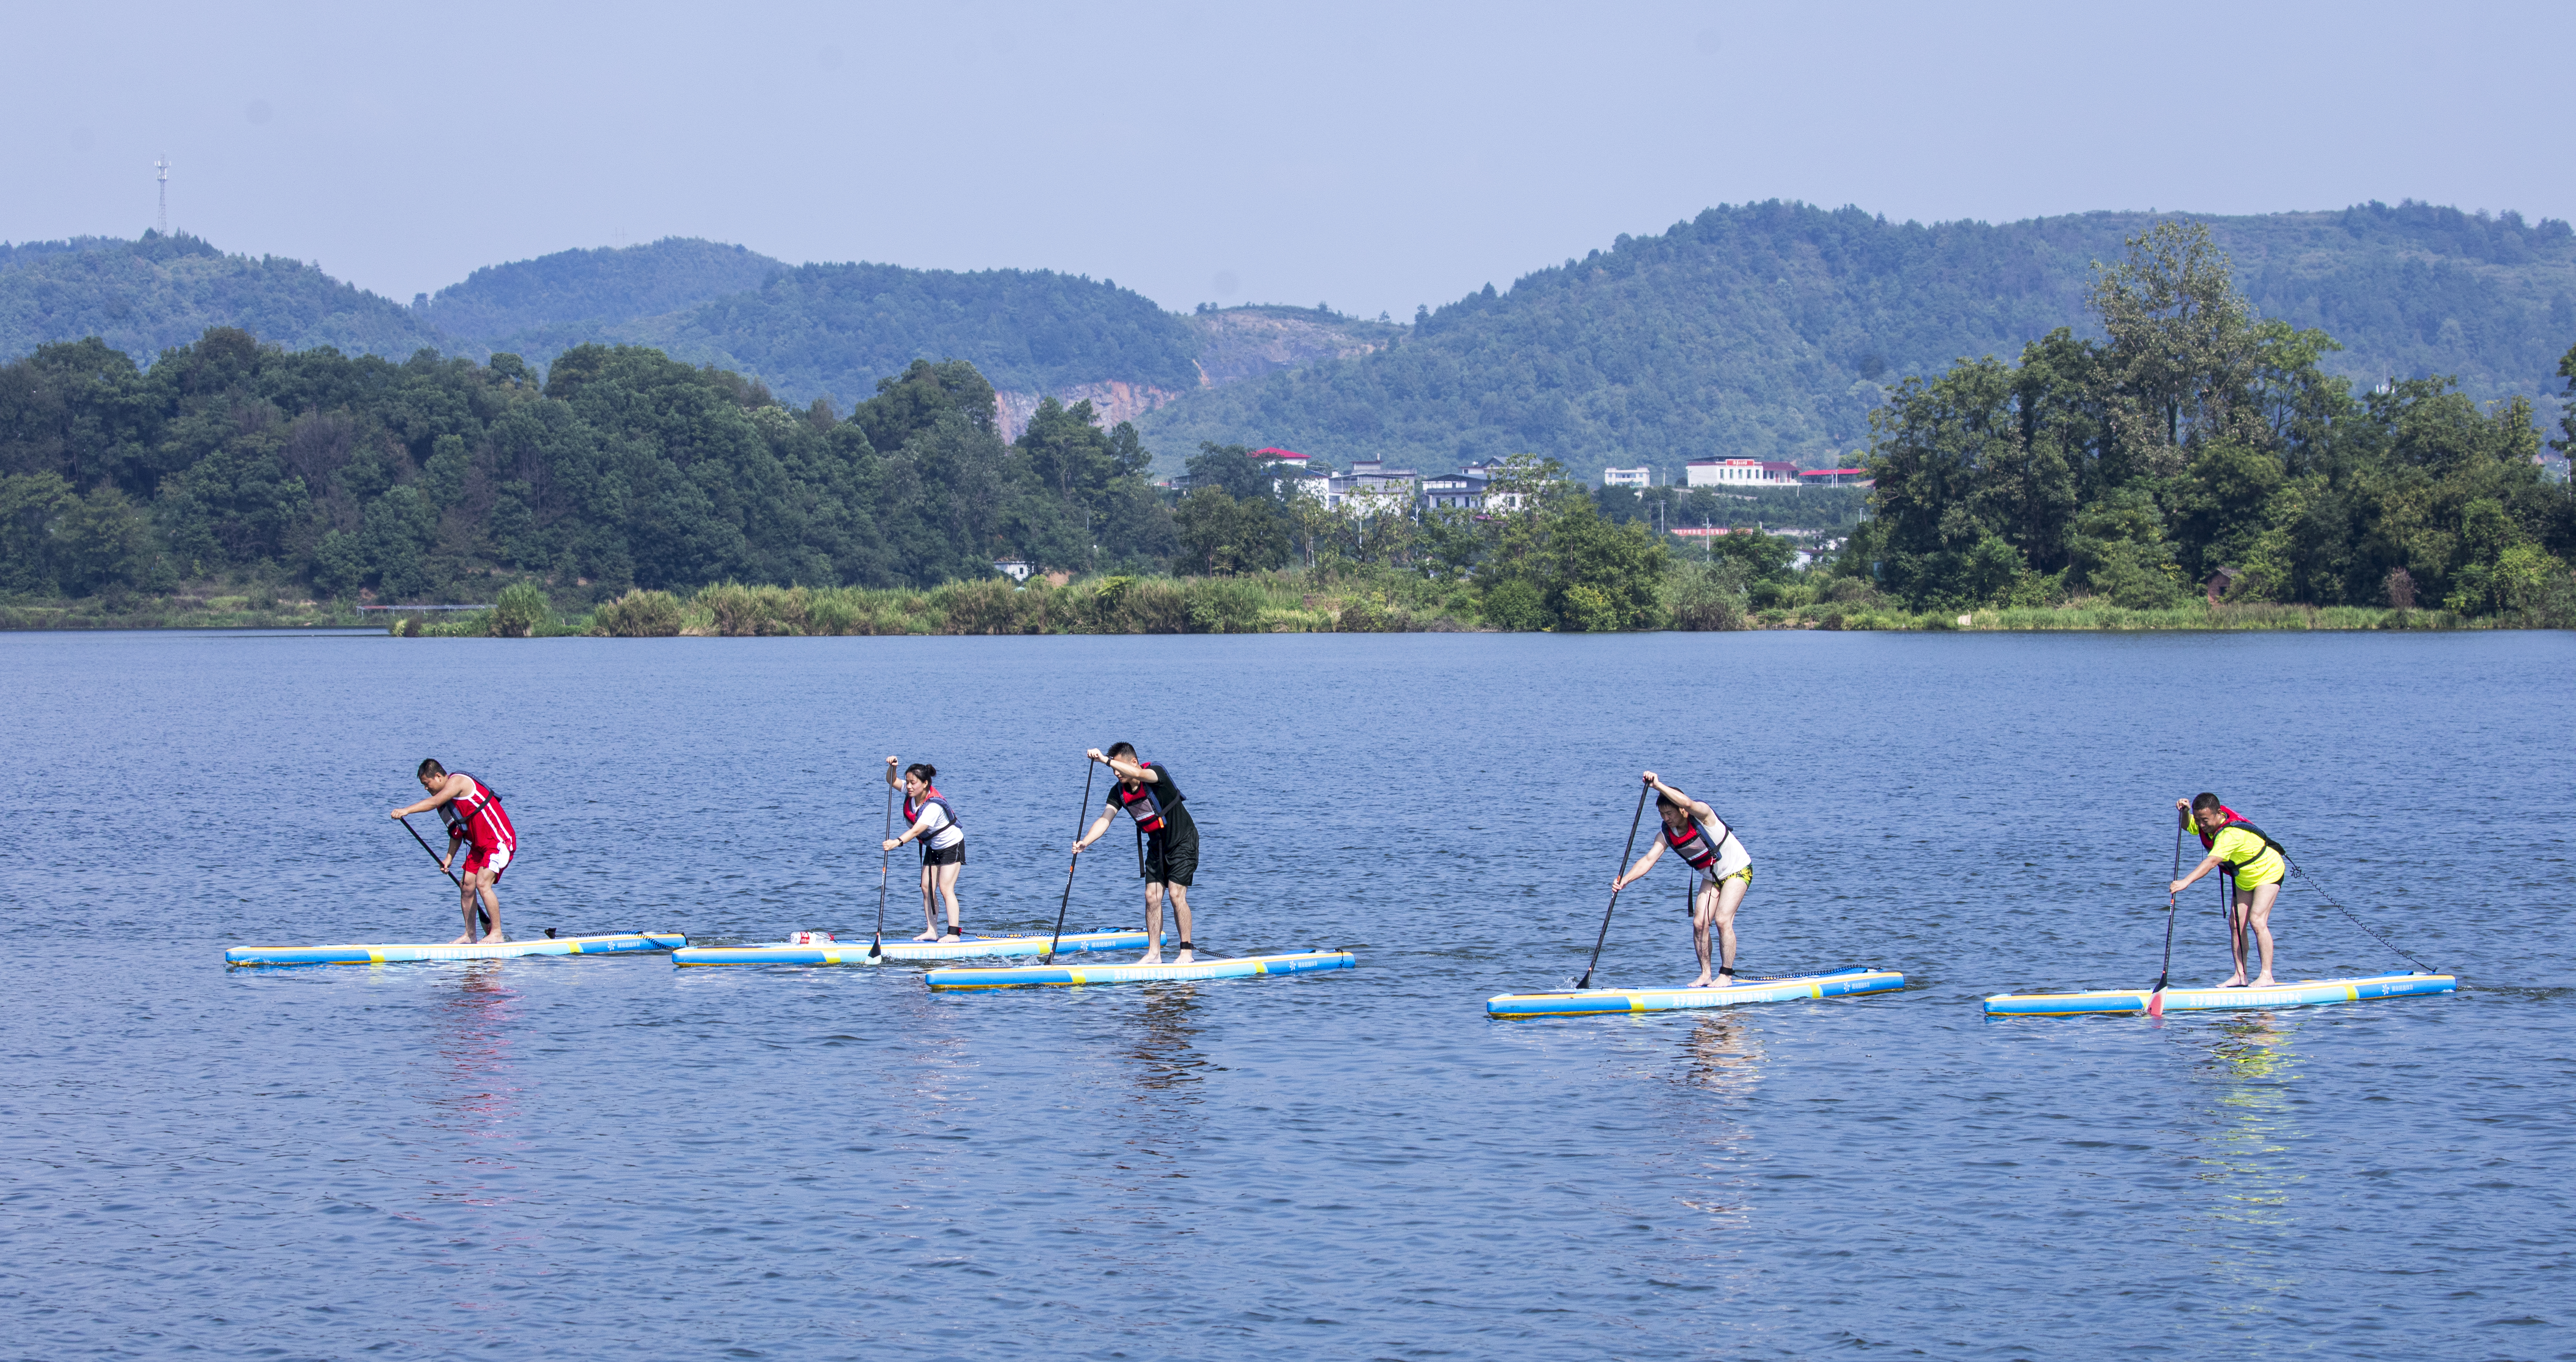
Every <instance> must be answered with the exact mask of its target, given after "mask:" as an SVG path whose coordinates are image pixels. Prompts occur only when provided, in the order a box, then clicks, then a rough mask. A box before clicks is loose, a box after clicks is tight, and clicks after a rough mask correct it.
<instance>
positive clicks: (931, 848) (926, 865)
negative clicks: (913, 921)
mask: <svg viewBox="0 0 2576 1362" xmlns="http://www.w3.org/2000/svg"><path fill="white" fill-rule="evenodd" d="M895 762H896V758H893V757H888V758H886V784H888V785H894V786H899V787H901V789H902V790H903V821H904V822H905V823H906V824H908V825H909V826H907V827H906V828H905V829H904V830H903V835H902V836H901V837H892V838H888V839H887V840H886V844H885V849H886V850H888V851H892V850H894V849H895V848H896V847H899V846H902V845H903V844H904V843H906V842H919V843H921V922H922V927H921V935H919V936H916V937H914V938H913V940H915V941H955V940H957V939H958V936H959V935H960V932H959V920H960V918H961V916H962V914H960V913H959V911H958V908H957V872H958V871H959V870H961V869H963V868H964V867H965V865H966V829H964V828H962V827H959V826H958V825H957V810H956V809H955V808H954V807H953V806H951V805H950V804H949V802H948V796H946V795H944V794H941V793H940V792H939V787H938V786H936V785H933V784H931V782H932V781H934V780H936V779H938V778H939V768H938V767H935V766H932V765H931V764H930V763H928V762H923V761H916V762H914V763H913V764H912V765H910V766H907V767H905V768H903V775H902V777H901V778H900V779H897V778H896V776H895V773H894V768H895ZM942 898H945V899H947V900H948V934H947V935H946V936H942V935H940V934H939V900H940V899H942Z"/></svg>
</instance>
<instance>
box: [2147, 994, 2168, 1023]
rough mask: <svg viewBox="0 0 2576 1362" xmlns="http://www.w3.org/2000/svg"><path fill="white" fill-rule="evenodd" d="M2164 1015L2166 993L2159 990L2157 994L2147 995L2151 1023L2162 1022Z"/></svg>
mask: <svg viewBox="0 0 2576 1362" xmlns="http://www.w3.org/2000/svg"><path fill="white" fill-rule="evenodd" d="M2164 1015H2165V991H2164V990H2163V989H2157V990H2156V991H2155V992H2153V993H2150V994H2148V995H2147V1018H2148V1020H2150V1021H2162V1020H2164Z"/></svg>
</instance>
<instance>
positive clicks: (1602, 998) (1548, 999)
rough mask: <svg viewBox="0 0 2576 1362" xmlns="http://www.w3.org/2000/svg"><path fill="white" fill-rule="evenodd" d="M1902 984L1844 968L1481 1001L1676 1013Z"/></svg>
mask: <svg viewBox="0 0 2576 1362" xmlns="http://www.w3.org/2000/svg"><path fill="white" fill-rule="evenodd" d="M1903 987H1905V976H1904V975H1902V974H1899V973H1897V972H1896V971H1894V970H1883V969H1847V970H1838V971H1836V972H1835V973H1832V974H1802V975H1798V976H1796V977H1794V978H1788V979H1745V980H1741V981H1739V982H1737V983H1735V984H1733V985H1730V986H1727V987H1722V988H1587V989H1581V990H1568V991H1566V992H1563V993H1505V994H1503V995H1501V996H1499V997H1494V998H1487V999H1486V1000H1485V1015H1487V1016H1489V1017H1598V1016H1603V1015H1617V1014H1621V1013H1629V1012H1677V1011H1681V1010H1683V1009H1686V1008H1694V1007H1733V1006H1735V1005H1736V1004H1738V1003H1785V1002H1788V1001H1790V1000H1791V999H1795V998H1840V997H1843V996H1845V995H1847V994H1853V993H1883V992H1886V991H1887V990H1889V989H1897V988H1903Z"/></svg>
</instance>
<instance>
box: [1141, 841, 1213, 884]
mask: <svg viewBox="0 0 2576 1362" xmlns="http://www.w3.org/2000/svg"><path fill="white" fill-rule="evenodd" d="M1137 873H1138V874H1139V875H1140V876H1142V877H1143V878H1145V879H1148V880H1152V881H1153V882H1155V883H1156V884H1177V885H1179V886H1181V887H1182V888H1183V889H1187V888H1189V887H1190V879H1191V877H1193V876H1195V875H1197V874H1198V873H1199V830H1198V829H1197V828H1195V827H1187V826H1184V827H1177V828H1166V829H1165V830H1163V831H1161V832H1149V833H1147V834H1145V864H1144V866H1143V868H1142V869H1140V870H1139V871H1138V872H1137Z"/></svg>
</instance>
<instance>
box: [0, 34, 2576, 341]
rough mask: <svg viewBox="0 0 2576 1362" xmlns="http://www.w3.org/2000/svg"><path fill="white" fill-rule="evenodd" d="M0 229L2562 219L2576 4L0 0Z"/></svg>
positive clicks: (907, 256) (345, 233) (1641, 227)
mask: <svg viewBox="0 0 2576 1362" xmlns="http://www.w3.org/2000/svg"><path fill="white" fill-rule="evenodd" d="M7 31H8V41H7V43H6V44H5V48H0V114H5V117H6V119H7V126H8V128H9V135H8V136H7V137H6V138H0V185H5V186H6V191H5V193H0V239H6V240H12V241H24V240H40V239H48V238H55V237H63V236H70V235H77V234H84V233H97V234H110V235H124V236H131V235H133V234H134V233H136V232H138V231H140V230H141V229H143V228H144V227H146V226H149V225H150V224H151V222H152V213H153V180H152V170H151V165H150V162H151V161H152V160H153V159H154V157H155V156H156V155H159V154H161V153H163V152H167V154H168V155H169V157H170V159H171V161H172V162H173V163H174V166H175V168H174V169H173V171H172V172H171V180H170V184H171V205H172V208H171V216H172V222H173V225H174V226H176V227H180V228H183V229H185V230H189V231H193V232H196V233H197V234H199V235H201V236H204V237H207V238H208V239H210V240H212V241H214V242H215V243H216V244H218V245H220V246H222V247H224V248H226V249H228V250H234V251H243V252H248V253H252V254H263V253H266V254H278V255H289V256H295V257H298V258H302V259H306V260H311V261H317V262H319V263H320V264H321V265H322V266H323V267H324V268H325V269H327V270H329V271H330V272H331V273H333V274H335V275H337V276H339V277H341V278H344V279H348V280H351V281H353V282H355V283H358V284H360V285H362V286H364V287H367V288H372V289H375V290H377V291H378V292H381V293H385V294H388V295H390V296H394V297H397V298H405V299H407V298H409V297H410V296H411V294H412V293H414V292H417V291H425V290H435V289H437V288H439V287H441V286H443V285H446V284H449V283H453V282H455V281H456V280H458V279H461V278H462V277H464V275H465V274H466V273H467V272H469V271H470V270H472V269H474V268H475V267H477V266H479V265H485V264H492V263H497V262H500V261H505V260H514V259H524V258H526V257H529V256H533V255H540V254H544V253H546V252H548V251H555V250H561V249H564V248H566V247H572V246H597V245H615V244H627V243H633V242H640V241H649V240H652V239H654V238H656V237H661V236H667V235H682V236H704V237H710V238H714V239H717V240H722V241H730V242H740V243H743V244H745V245H748V246H751V247H753V248H754V249H757V250H760V251H764V252H766V253H768V254H771V255H774V256H778V257H780V258H782V259H785V260H789V261H802V260H854V259H856V260H876V261H886V262H891V263H895V264H903V265H915V266H929V267H942V268H951V269H977V268H986V267H993V266H1018V267H1024V268H1052V269H1059V270H1065V271H1068V272H1073V273H1081V274H1088V275H1091V276H1092V277H1094V278H1111V279H1115V280H1117V281H1118V282H1120V283H1122V284H1125V285H1127V286H1129V287H1131V288H1135V289H1138V290H1140V291H1142V292H1144V293H1145V294H1147V295H1149V296H1151V297H1153V298H1155V299H1156V300H1158V301H1160V302H1161V303H1163V304H1164V305H1165V306H1167V307H1172V308H1175V309H1187V308H1189V307H1190V306H1191V305H1193V304H1195V303H1198V302H1201V301H1213V302H1223V303H1237V302H1245V301H1261V302H1283V303H1297V304H1304V305H1311V304H1313V303H1317V302H1325V303H1329V304H1331V305H1333V306H1334V307H1337V308H1340V309H1342V310H1344V311H1349V312H1359V313H1364V314H1368V315H1374V314H1376V313H1377V312H1378V311H1380V310H1385V311H1388V312H1391V313H1394V314H1395V315H1396V316H1398V317H1406V316H1409V315H1410V314H1411V312H1412V310H1413V307H1414V305H1415V304H1417V303H1431V304H1434V305H1437V304H1438V303H1440V302H1442V301H1445V300H1448V299H1452V298H1455V297H1457V296H1459V295H1460V294H1463V293H1465V292H1467V291H1469V290H1471V289H1474V288H1477V287H1480V286H1481V285H1483V284H1484V283H1486V282H1487V281H1489V280H1490V281H1492V282H1494V283H1496V284H1497V285H1503V286H1508V284H1509V283H1510V281H1511V280H1512V278H1513V277H1515V276H1516V275H1519V274H1521V273H1525V272H1527V271H1528V270H1530V269H1533V268H1536V267H1539V266H1542V265H1545V264H1549V263H1552V262H1556V261H1561V260H1563V259H1564V258H1565V257H1566V256H1568V255H1580V254H1582V253H1583V252H1584V251H1586V250H1588V249H1591V248H1594V247H1598V246H1607V245H1608V244H1609V242H1610V241H1611V239H1612V238H1614V237H1615V236H1616V235H1618V234H1619V233H1621V232H1631V233H1646V232H1654V231H1660V230H1662V229H1663V228H1664V227H1666V226H1668V225H1670V224H1671V223H1672V222H1674V221H1675V220H1676V219H1679V218H1684V217H1687V216H1690V215H1691V214H1693V213H1695V212H1697V211H1698V210H1699V209H1701V208H1703V207H1706V206H1708V205H1710V204H1714V203H1721V202H1727V203H1734V202H1744V201H1747V200H1759V199H1768V198H1774V197H1778V198H1796V199H1804V200H1807V201H1809V202H1813V203H1819V204H1823V205H1826V206H1838V205H1841V204H1845V203H1853V204H1858V205H1860V206H1861V207H1864V208H1867V209H1870V210H1872V211H1874V212H1879V213H1884V214H1886V215H1887V216H1889V217H1891V218H1897V219H1905V218H1916V219H1922V220H1926V221H1930V220H1936V219H1949V218H1962V217H1973V218H1982V219H1986V220H1990V221H1994V220H2008V219H2013V218H2021V217H2028V216H2032V215H2035V214H2047V213H2064V212H2077V211H2082V210H2085V209H2092V208H2151V207H2152V208H2163V209H2168V210H2170V209H2190V210H2196V211H2204V212H2218V213H2248V212H2265V211H2274V210H2282V209H2297V208H2333V207H2341V206H2343V205H2345V204H2348V203H2353V202H2358V201H2362V200H2366V199H2373V198H2376V199H2383V200H2386V201H2389V202H2395V201H2397V200H2398V199H2400V198H2407V197H2413V198H2419V199H2427V200H2431V201H2434V202H2438V203H2449V204H2455V205H2457V206H2459V207H2462V208H2468V209H2478V208H2486V209H2491V210H2497V211H2501V210H2505V209H2518V210H2520V211H2521V212H2523V213H2524V214H2525V215H2526V216H2530V217H2535V218H2536V217H2541V216H2549V217H2561V218H2567V217H2576V175H2571V174H2570V173H2569V167H2570V161H2571V154H2570V133H2569V128H2570V123H2569V120H2568V118H2567V116H2566V113H2565V107H2564V98H2565V96H2564V91H2565V89H2566V79H2565V76H2564V64H2565V62H2566V60H2567V54H2568V53H2569V52H2570V51H2576V5H2568V4H2565V3H2559V4H2554V5H2542V4H2492V5H2479V4H2458V5H2450V6H2442V7H2429V6H2421V5H2413V6H2404V7H2400V6H2397V5H2392V4H2370V3H2359V4H2347V5H2334V6H2329V5H2264V4H2214V5H2202V4H2168V5H2161V6H2157V7H2154V8H2153V9H2141V8H2138V7H2134V6H2119V7H2114V6H2089V7H2079V6H2069V5H2036V4H2033V5H2006V4H1985V5H1951V6H1930V5H1913V6H1872V5H1839V6H1838V5H1794V6H1793V5H1771V6H1753V5H1722V4H1699V5H1692V4H1653V3H1647V4H1624V5H1623V4H1595V5H1583V6H1574V5H1563V6H1534V5H1514V4H1478V5H1405V4H1373V5H1360V4H1299V5H1293V6H1292V5H1273V6H1234V7H1227V6H1214V5H1206V4H1168V5H1167V4H1124V5H1092V6H1075V5H1054V6H1034V5H1023V4H1011V3H958V4H946V5H940V6H906V7H902V8H894V7H882V8H880V7H870V6H865V5H819V4H817V5H803V4H756V3H755V4H737V5H730V6H705V5H693V6H687V7H682V6H677V5H668V4H660V3H651V2H650V0H646V2H642V3H635V4H630V5H625V6H619V7H609V6H581V7H569V6H549V5H545V4H513V5H493V4H484V3H474V2H471V0H469V2H468V3H449V4H441V5H437V6H401V7H394V6H353V5H229V6H202V5H187V6H183V5H176V4H166V3H146V4H140V5H132V6H119V7H106V6H44V7H25V8H22V9H20V10H18V11H16V12H14V13H13V14H12V16H11V18H10V20H9V22H8V26H7Z"/></svg>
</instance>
